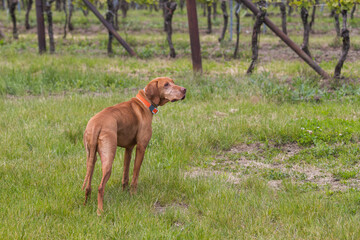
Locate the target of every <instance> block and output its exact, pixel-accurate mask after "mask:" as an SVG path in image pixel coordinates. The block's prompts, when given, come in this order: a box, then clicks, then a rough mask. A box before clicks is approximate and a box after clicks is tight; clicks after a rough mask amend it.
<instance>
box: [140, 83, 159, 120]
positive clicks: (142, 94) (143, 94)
mask: <svg viewBox="0 0 360 240" xmlns="http://www.w3.org/2000/svg"><path fill="white" fill-rule="evenodd" d="M136 98H137V99H139V101H140V102H142V103H143V104H144V105H145V106H146V107H147V108H148V109H149V110H150V112H151V113H152V114H157V113H158V112H159V110H158V109H157V107H158V105H156V104H155V103H153V102H152V101H151V100H150V99H149V98H148V97H147V96H146V92H145V88H144V89H142V90H140V91H139V92H138V94H137V95H136Z"/></svg>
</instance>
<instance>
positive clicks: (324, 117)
mask: <svg viewBox="0 0 360 240" xmlns="http://www.w3.org/2000/svg"><path fill="white" fill-rule="evenodd" d="M274 11H275V10H274ZM326 14H328V13H326ZM326 14H325V13H324V16H322V15H321V16H320V14H319V18H318V19H317V22H316V24H315V34H313V36H311V37H310V39H311V40H310V41H311V43H310V46H311V50H312V51H313V52H315V55H316V56H318V57H317V61H318V62H319V64H320V66H321V67H323V68H324V69H325V70H326V71H327V72H329V73H332V71H333V69H334V66H335V64H336V59H337V57H338V55H339V53H340V47H339V46H338V45H336V44H334V43H336V42H335V41H334V30H333V29H332V22H331V20H330V19H328V17H326ZM159 15H160V14H159V13H155V12H153V13H149V12H147V11H144V10H141V11H130V12H129V17H128V20H127V22H126V23H123V25H121V26H123V27H124V26H125V25H126V28H127V29H126V30H124V28H122V27H120V31H119V32H120V34H121V35H122V36H126V39H127V41H128V42H129V43H130V44H131V45H132V46H133V47H134V49H135V50H136V52H137V53H138V55H139V58H130V57H128V56H127V55H126V53H124V51H123V49H122V48H121V47H120V46H119V45H118V44H114V50H115V54H114V56H112V57H108V56H107V54H106V39H107V33H106V31H104V30H103V29H102V28H101V25H99V24H98V23H97V21H96V20H95V18H94V17H93V16H89V17H88V19H86V18H85V17H83V16H82V14H81V12H79V11H78V12H76V13H75V15H74V25H75V28H76V29H75V31H74V32H73V33H72V34H70V35H69V36H68V38H67V39H62V37H61V34H62V32H61V24H62V21H63V18H64V17H63V14H61V13H54V22H55V24H56V25H55V27H56V29H57V30H56V33H57V39H56V44H57V45H56V47H57V48H56V53H55V54H54V55H49V54H44V55H42V56H39V55H38V54H37V42H36V36H35V31H34V29H32V30H30V32H25V30H24V29H20V39H19V40H18V41H14V40H12V39H11V24H10V20H9V19H8V18H7V17H6V13H5V12H4V11H0V24H1V25H0V26H3V27H4V28H3V29H4V30H5V31H4V32H5V34H6V35H7V37H6V38H5V39H4V40H1V43H0V116H1V118H0V145H1V148H0V156H1V157H0V219H1V224H0V239H359V238H360V230H359V227H358V226H359V223H360V214H359V213H360V191H359V189H360V181H359V176H360V174H359V159H360V149H359V142H360V121H359V119H360V108H359V106H360V105H359V104H360V84H359V81H358V80H359V77H360V73H359V69H360V62H359V58H358V56H359V51H360V48H359V46H360V39H359V37H358V35H356V34H358V33H359V28H360V22H359V21H358V19H354V20H352V21H350V25H351V26H352V28H351V30H352V32H351V34H353V35H352V36H353V38H352V40H351V42H352V48H351V51H350V53H349V60H348V61H347V62H345V66H344V69H343V74H344V76H345V78H344V79H341V80H339V81H332V82H331V84H330V85H326V87H323V80H321V79H320V78H319V77H318V76H317V75H316V73H315V72H313V71H312V70H311V69H310V68H309V67H308V66H306V65H305V64H304V63H303V62H302V61H301V60H298V59H297V58H296V56H295V55H293V54H292V53H291V51H290V50H288V49H287V48H286V47H284V46H283V44H282V43H280V41H279V40H278V39H277V38H276V37H275V36H273V35H272V34H271V33H267V34H266V35H262V36H261V40H260V41H261V49H260V53H261V55H260V60H259V64H258V67H257V69H256V73H255V74H253V75H251V76H246V75H245V72H246V69H247V67H248V66H249V63H250V60H251V52H250V50H249V49H250V47H249V46H250V45H249V43H250V35H251V25H252V23H253V22H252V21H253V20H252V19H251V18H250V17H243V18H242V23H243V32H242V35H241V48H240V57H239V58H238V59H232V58H231V55H232V51H233V50H232V49H233V44H234V41H233V42H228V41H226V42H224V43H222V44H219V43H218V42H217V38H218V36H219V33H220V30H221V29H220V28H221V23H222V21H221V17H220V16H219V17H218V19H217V20H216V21H215V22H214V30H215V33H214V34H211V35H205V34H204V31H205V28H206V25H205V19H204V18H203V17H201V18H200V29H201V32H202V34H201V44H202V47H203V48H202V50H203V57H204V58H203V68H204V74H203V75H201V76H200V75H193V74H192V70H191V69H192V65H191V60H190V48H189V46H188V41H189V40H188V34H187V31H186V27H187V26H186V24H187V23H186V15H185V13H183V14H178V15H175V19H174V32H175V35H174V45H175V49H176V50H177V52H178V57H177V58H176V59H169V58H167V54H168V47H167V43H166V41H165V35H164V34H163V33H162V31H161V28H162V22H161V17H160V16H159ZM31 16H32V20H31V21H32V22H31V23H32V25H34V23H35V19H34V12H33V13H32V15H31ZM19 18H20V21H21V23H23V16H20V17H19ZM273 18H274V21H275V22H277V23H279V18H278V17H273ZM289 21H290V25H289V29H290V36H291V37H292V38H293V39H295V41H296V42H297V43H301V35H300V33H301V23H300V20H299V18H298V17H297V18H296V17H295V16H294V17H292V18H289ZM227 38H228V36H227ZM277 53H279V54H277ZM326 54H327V56H326ZM157 76H169V77H172V78H173V79H174V80H175V82H176V83H177V84H179V85H181V86H184V87H186V88H187V89H188V94H187V97H186V99H185V100H184V101H182V102H177V103H169V104H167V105H165V106H164V107H161V108H160V112H159V114H158V115H156V116H155V117H154V122H153V137H152V139H151V141H150V145H149V147H148V149H147V151H146V154H145V159H144V163H143V165H142V169H141V172H140V177H139V185H138V194H137V195H135V196H130V194H129V193H128V192H123V191H122V190H121V177H122V164H123V161H122V159H123V154H124V150H123V149H118V152H117V156H116V158H115V162H114V166H113V172H112V176H111V178H110V180H109V182H108V184H107V186H106V190H105V200H104V201H105V202H104V210H105V212H104V214H103V215H102V216H101V217H98V216H97V214H96V207H97V201H96V193H97V191H96V189H97V185H98V184H99V183H100V177H101V171H100V169H101V168H100V161H98V162H97V164H96V168H95V173H94V179H93V195H92V198H91V201H90V202H89V203H88V204H87V206H83V205H82V203H83V201H84V192H83V191H81V185H82V183H83V178H84V176H85V171H86V163H85V160H86V159H85V150H84V148H83V145H82V134H83V131H84V129H85V127H86V124H87V121H88V120H89V119H90V118H91V117H92V116H93V115H94V114H95V113H97V112H99V111H100V110H102V109H103V108H105V107H107V106H111V105H114V104H116V103H119V102H122V101H125V100H128V99H130V98H132V97H134V96H135V94H136V93H137V91H138V90H139V89H141V88H143V87H144V86H145V85H146V84H147V82H148V81H149V80H151V79H152V78H154V77H157Z"/></svg>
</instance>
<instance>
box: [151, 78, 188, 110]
mask: <svg viewBox="0 0 360 240" xmlns="http://www.w3.org/2000/svg"><path fill="white" fill-rule="evenodd" d="M185 94H186V88H183V87H180V86H177V85H175V83H174V81H173V80H172V79H171V78H168V77H159V78H155V79H154V80H152V81H151V82H149V84H148V85H146V87H145V95H146V97H148V98H149V99H150V101H151V102H152V103H154V104H156V105H159V106H163V105H164V104H165V103H167V102H176V101H179V100H184V99H185Z"/></svg>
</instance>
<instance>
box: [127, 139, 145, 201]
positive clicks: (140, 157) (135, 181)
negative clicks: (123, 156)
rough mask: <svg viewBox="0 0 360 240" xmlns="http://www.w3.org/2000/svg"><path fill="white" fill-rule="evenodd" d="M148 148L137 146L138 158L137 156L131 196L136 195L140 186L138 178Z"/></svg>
mask: <svg viewBox="0 0 360 240" xmlns="http://www.w3.org/2000/svg"><path fill="white" fill-rule="evenodd" d="M145 150H146V146H144V145H139V144H138V145H137V146H136V156H135V163H134V172H133V178H132V181H131V194H136V188H137V184H138V177H139V172H140V167H141V164H142V161H143V159H144V155H145Z"/></svg>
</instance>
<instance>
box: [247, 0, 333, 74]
mask: <svg viewBox="0 0 360 240" xmlns="http://www.w3.org/2000/svg"><path fill="white" fill-rule="evenodd" d="M241 2H242V3H243V4H244V5H245V6H246V7H247V8H249V9H250V11H252V12H253V13H254V14H255V15H257V14H258V13H259V12H260V10H259V9H258V8H257V7H256V6H255V5H254V4H253V3H252V2H250V1H248V0H241ZM264 23H265V24H266V25H267V26H268V27H269V28H270V29H271V30H272V31H273V32H274V33H275V34H276V35H277V36H278V37H279V38H280V39H281V40H282V41H284V42H285V43H286V45H288V46H289V47H290V48H291V49H292V50H293V51H294V52H295V53H296V54H297V55H298V56H299V57H301V58H302V59H303V60H304V61H305V62H306V63H307V64H308V65H309V66H310V67H312V69H314V70H315V71H316V72H317V73H318V74H319V75H320V76H322V77H323V78H325V79H328V78H330V76H329V75H328V74H327V73H326V72H325V71H324V70H323V69H322V68H321V67H320V66H319V65H318V64H317V63H316V62H314V61H313V60H312V59H311V58H310V57H309V56H308V55H307V54H306V53H305V52H304V51H303V50H301V49H300V47H299V46H298V45H296V43H294V42H293V41H292V40H291V39H290V38H289V37H288V36H287V35H286V34H285V33H283V31H281V30H280V29H279V28H278V27H277V26H276V25H275V24H274V23H273V22H272V21H271V20H270V19H269V18H268V17H266V16H265V18H264Z"/></svg>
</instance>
